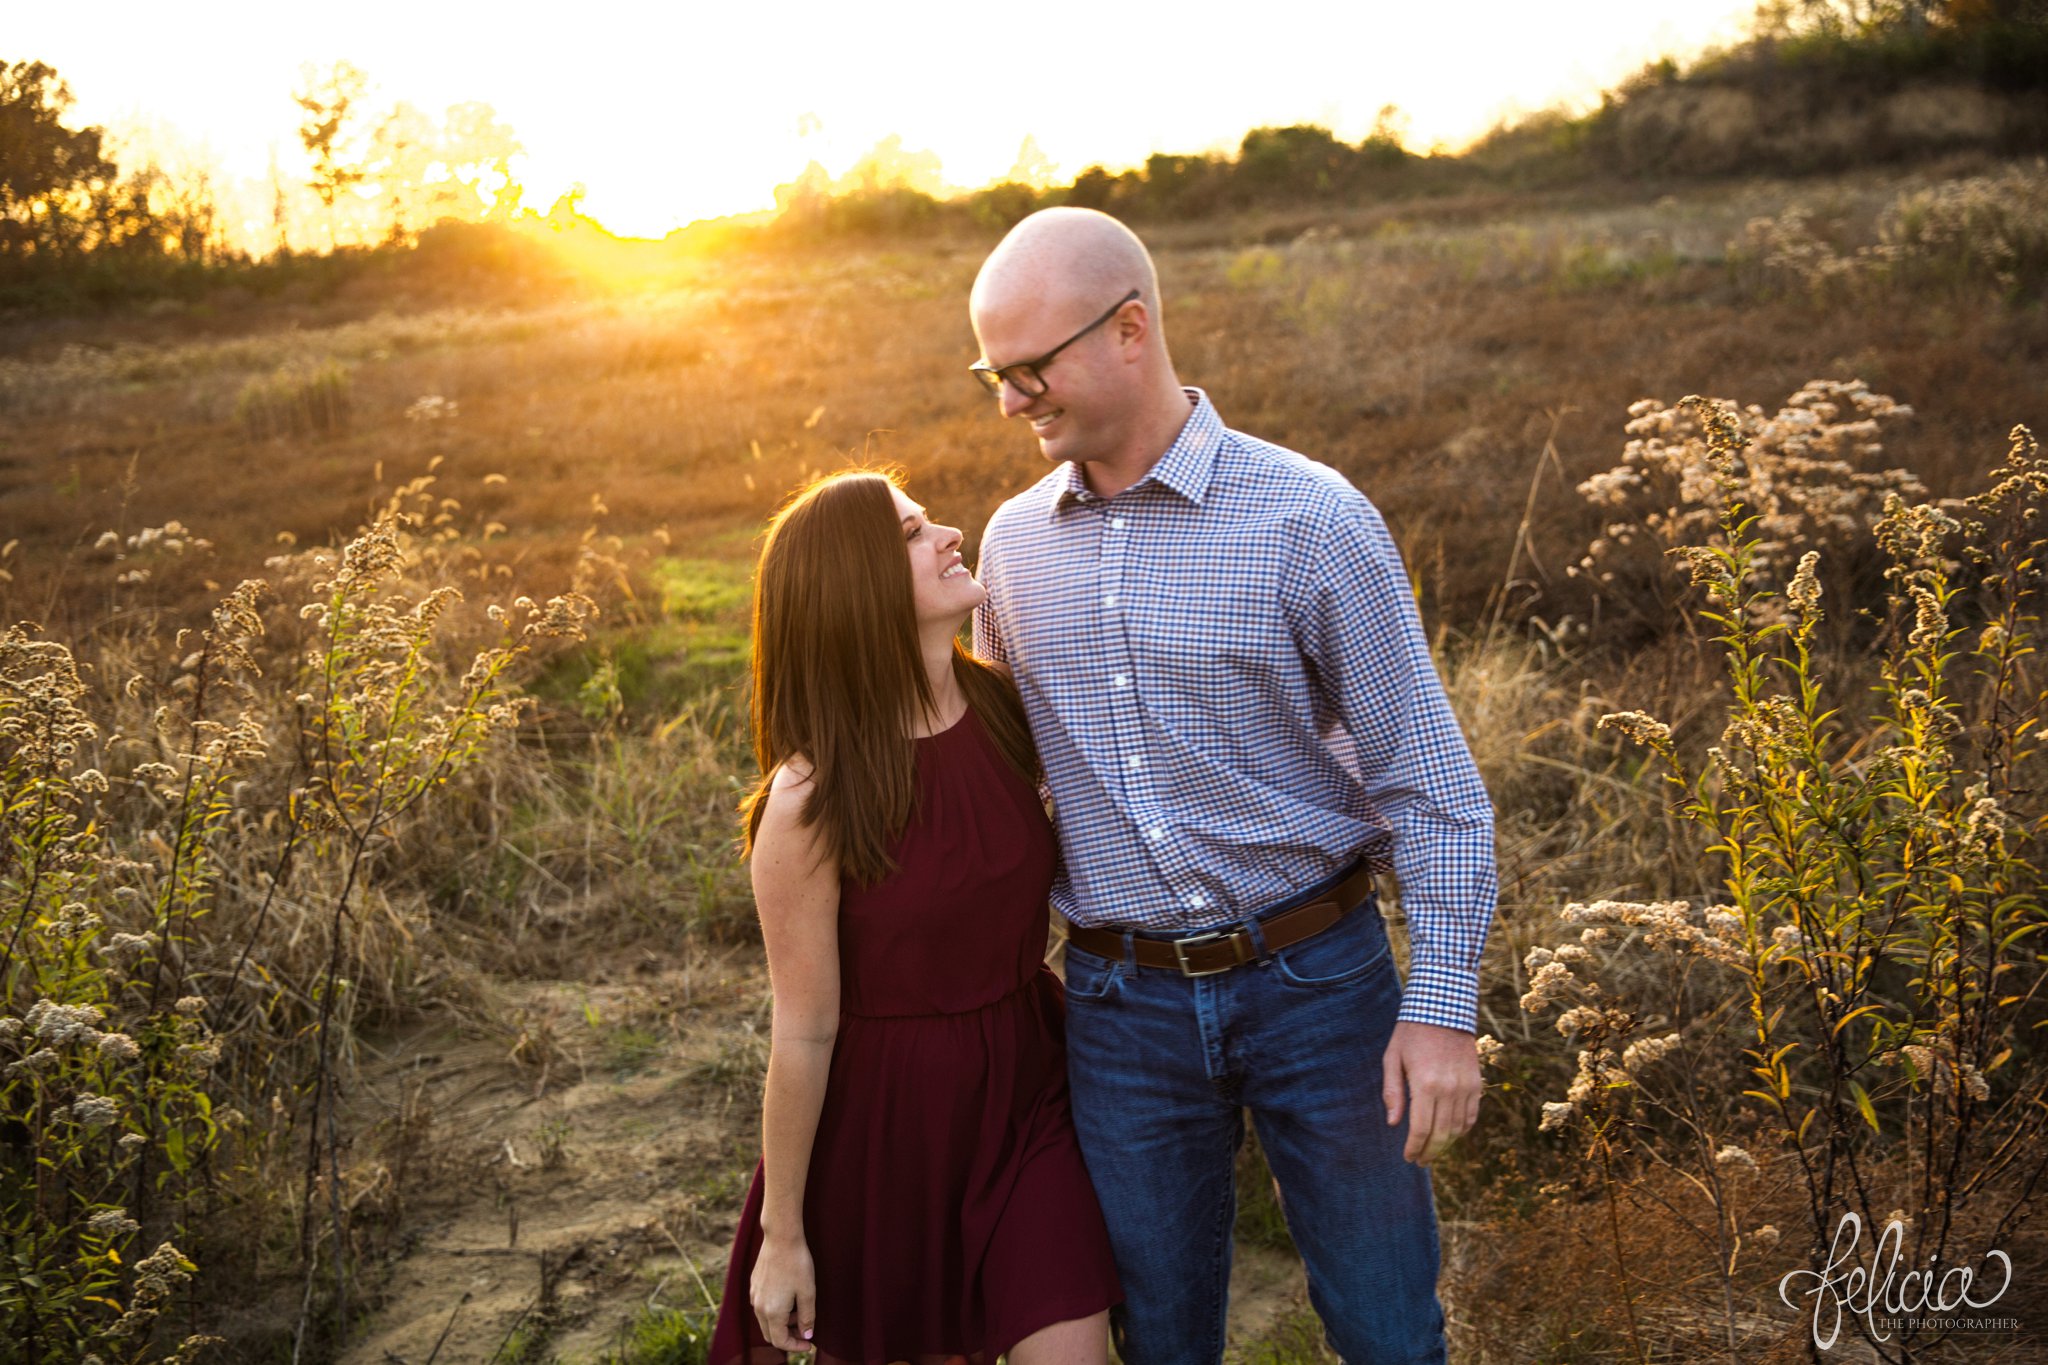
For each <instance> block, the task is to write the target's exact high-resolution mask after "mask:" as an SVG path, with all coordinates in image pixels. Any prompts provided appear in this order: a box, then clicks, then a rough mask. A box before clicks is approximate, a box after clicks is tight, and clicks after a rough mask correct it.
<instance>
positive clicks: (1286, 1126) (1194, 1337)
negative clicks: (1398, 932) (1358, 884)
mask: <svg viewBox="0 0 2048 1365" xmlns="http://www.w3.org/2000/svg"><path fill="white" fill-rule="evenodd" d="M1320 890H1321V888H1312V889H1310V890H1309V891H1307V892H1305V893H1303V894H1302V895H1301V896H1299V897H1296V898H1295V899H1294V900H1293V901H1289V902H1285V903H1283V904H1281V905H1276V906H1273V907H1271V909H1269V910H1266V911H1263V912H1261V915H1260V917H1259V918H1265V917H1267V916H1270V915H1272V914H1275V913H1278V912H1279V911H1280V910H1283V909H1286V908H1288V907H1289V906H1290V905H1293V904H1300V903H1305V902H1307V901H1309V900H1312V899H1315V897H1316V895H1317V894H1318V893H1319V891H1320ZM1252 923H1253V925H1254V933H1256V924H1257V919H1254V920H1253V921H1252ZM1142 936H1143V937H1170V935H1153V934H1150V933H1147V934H1144V935H1142ZM1259 942H1260V945H1261V947H1262V948H1263V945H1264V940H1263V938H1261V939H1259ZM1124 943H1125V947H1124V957H1123V960H1121V961H1112V960H1110V959H1106V958H1102V957H1097V956H1096V955H1094V954H1093V953H1087V952H1082V951H1080V950H1078V949H1076V948H1074V947H1073V946H1072V945H1069V946H1068V948H1067V958H1066V978H1067V1060H1068V1077H1069V1085H1070V1089H1071V1091H1072V1096H1073V1109H1074V1125H1075V1128H1076V1130H1077V1132H1078V1134H1079V1136H1080V1140H1081V1151H1082V1155H1083V1156H1084V1157H1085V1158H1086V1160H1087V1163H1088V1171H1089V1175H1090V1176H1091V1177H1092V1178H1093V1180H1094V1182H1095V1191H1096V1194H1097V1196H1098V1197H1099V1198H1100V1200H1101V1202H1102V1212H1103V1214H1104V1216H1105V1217H1106V1219H1107V1220H1108V1223H1109V1235H1110V1242H1111V1244H1112V1247H1113V1249H1114V1250H1115V1253H1116V1263H1117V1271H1118V1273H1119V1275H1120V1276H1121V1277H1122V1279H1123V1288H1124V1295H1125V1302H1124V1303H1123V1304H1122V1305H1121V1306H1120V1307H1118V1308H1116V1309H1113V1310H1112V1312H1111V1316H1110V1328H1111V1333H1112V1339H1113V1340H1114V1341H1115V1343H1116V1347H1117V1352H1118V1354H1119V1355H1120V1356H1122V1358H1123V1360H1124V1361H1125V1362H1126V1365H1203V1363H1204V1362H1212V1363H1213V1362H1217V1361H1220V1360H1221V1359H1222V1358H1223V1345H1224V1317H1225V1311H1226V1308H1227V1306H1228V1297H1229V1284H1230V1254H1231V1227H1232V1224H1233V1222H1234V1221H1235V1218H1236V1213H1237V1191H1236V1184H1235V1181H1234V1178H1233V1177H1234V1171H1235V1161H1236V1154H1237V1150H1238V1147H1239V1145H1240V1143H1241V1142H1242V1141H1243V1139H1244V1120H1243V1113H1244V1110H1245V1109H1247V1108H1248V1109H1250V1110H1251V1114H1252V1122H1253V1123H1254V1124H1255V1125H1256V1126H1257V1128H1258V1134H1259V1143H1260V1145H1261V1146H1262V1147H1263V1148H1264V1149H1265V1153H1266V1159H1267V1161H1268V1163H1269V1164H1270V1165H1271V1167H1272V1170H1273V1175H1274V1177H1275V1178H1276V1179H1277V1180H1278V1181H1279V1183H1280V1195H1281V1207H1282V1210H1283V1212H1284V1213H1285V1215H1286V1218H1287V1230H1288V1232H1289V1233H1290V1234H1291V1235H1292V1236H1293V1238H1294V1244H1295V1246H1296V1247H1297V1248H1299V1249H1300V1251H1301V1257H1302V1260H1303V1262H1304V1263H1305V1264H1306V1266H1307V1269H1308V1290H1309V1299H1310V1301H1311V1302H1312V1303H1313V1304H1314V1305H1315V1310H1316V1312H1317V1314H1318V1315H1319V1316H1320V1317H1321V1318H1322V1322H1323V1329H1324V1332H1325V1333H1326V1334H1327V1336H1328V1338H1329V1343H1330V1345H1331V1347H1332V1348H1333V1349H1334V1350H1335V1351H1336V1352H1337V1354H1338V1355H1340V1356H1341V1357H1343V1359H1344V1360H1345V1361H1346V1362H1347V1365H1396V1363H1397V1362H1398V1363H1399V1365H1411V1362H1413V1363H1415V1365H1420V1363H1421V1362H1441V1361H1443V1359H1444V1316H1443V1309H1442V1307H1441V1305H1440V1304H1439V1303H1438V1302H1437V1297H1436V1280H1437V1265H1438V1249H1437V1224H1436V1203H1435V1198H1434V1196H1433V1195H1432V1193H1431V1190H1430V1183H1429V1172H1428V1171H1427V1170H1426V1169H1425V1168H1423V1167H1421V1166H1416V1165H1412V1164H1410V1163H1409V1162H1407V1161H1405V1160H1403V1159H1402V1156H1401V1148H1402V1144H1403V1143H1405V1142H1406V1141H1407V1137H1408V1125H1407V1122H1406V1119H1405V1118H1404V1119H1403V1121H1402V1122H1401V1123H1400V1124H1399V1125H1396V1126H1391V1127H1390V1126H1389V1125H1388V1123H1387V1110H1386V1103H1385V1100H1384V1099H1383V1098H1382V1097H1381V1094H1380V1076H1381V1070H1380V1059H1381V1055H1382V1054H1383V1053H1384V1052H1385V1050H1386V1046H1387V1041H1388V1039H1389V1038H1390V1037H1391V1036H1392V1034H1393V1029H1394V1018H1395V1015H1396V1013H1397V1012H1398V1011H1399V1009H1400V1004H1401V980H1400V975H1399V973H1398V971H1397V970H1396V968H1395V965H1394V959H1393V954H1392V951H1391V949H1390V947H1389V944H1388V942H1387V931H1386V925H1385V923H1384V922H1383V921H1382V920H1381V918H1380V914H1379V903H1378V901H1377V900H1376V899H1374V898H1370V897H1369V898H1368V899H1367V900H1366V902H1365V903H1364V904H1363V905H1361V906H1359V907H1357V908H1356V909H1354V910H1352V911H1351V913H1349V914H1347V915H1345V916H1344V918H1343V919H1341V920H1339V921H1338V922H1337V923H1336V924H1334V925H1332V926H1330V927H1329V928H1327V929H1325V930H1323V931H1322V932H1321V933H1319V934H1317V935H1315V936H1313V937H1312V938H1309V939H1306V940H1304V941H1303V942H1301V943H1298V944H1295V945H1294V946H1292V947H1288V948H1283V949H1281V950H1279V951H1278V952H1276V953H1273V954H1271V955H1270V956H1264V957H1263V959H1262V960H1261V961H1258V962H1248V963H1246V964H1244V965H1242V966H1239V967H1235V968H1232V969H1231V970H1229V971H1227V972H1222V973H1220V974H1217V975H1214V976H1200V977H1186V976H1182V975H1181V974H1180V973H1179V972H1177V971H1174V970H1171V969H1160V968H1154V967H1139V966H1138V965H1137V963H1136V961H1135V959H1134V958H1133V957H1132V955H1131V951H1130V936H1129V935H1128V934H1127V935H1126V936H1125V940H1124Z"/></svg>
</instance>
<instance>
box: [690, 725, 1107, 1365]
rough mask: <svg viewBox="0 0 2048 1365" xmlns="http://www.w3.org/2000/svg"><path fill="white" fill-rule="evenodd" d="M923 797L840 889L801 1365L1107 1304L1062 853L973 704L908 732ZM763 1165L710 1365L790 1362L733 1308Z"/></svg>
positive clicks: (923, 1356) (931, 1358) (983, 1342)
mask: <svg viewBox="0 0 2048 1365" xmlns="http://www.w3.org/2000/svg"><path fill="white" fill-rule="evenodd" d="M917 770H918V774H917V777H918V805H917V809H916V813H915V814H914V815H913V817H912V820H911V824H910V826H909V828H908V829H906V830H905V831H904V833H903V835H902V837H901V838H900V839H899V840H898V842H897V844H896V845H895V847H894V848H893V849H892V852H893V854H894V856H895V860H896V866H897V870H896V871H895V872H894V873H893V874H891V875H890V876H889V877H887V878H885V879H884V880H883V881H881V882H879V883H877V884H876V885H873V886H868V887H862V886H860V885H858V884H856V883H854V882H852V881H850V880H842V882H841V885H840V896H839V960H840V1021H839V1032H838V1036H837V1040H836V1042H835V1044H834V1047H833V1051H832V1063H831V1069H830V1073H829V1077H828V1079H827V1081H826V1086H825V1101H824V1107H823V1109H822V1110H821V1112H820V1113H819V1115H818V1131H817V1137H816V1140H815V1141H814V1142H813V1144H812V1151H811V1164H810V1173H809V1176H808V1179H807V1180H806V1182H805V1186H804V1234H805V1239H806V1241H807V1243H808V1245H809V1247H810V1251H811V1259H812V1261H813V1263H814V1264H815V1266H816V1271H817V1287H818V1299H817V1324H816V1328H815V1331H814V1334H813V1339H812V1341H811V1343H810V1345H811V1346H812V1348H813V1349H815V1351H816V1352H817V1356H816V1365H887V1363H890V1362H899V1361H907V1362H910V1365H961V1362H966V1363H967V1365H996V1358H997V1357H998V1356H1000V1355H1001V1354H1003V1353H1004V1352H1005V1351H1007V1350H1009V1349H1010V1348H1011V1347H1012V1346H1014V1345H1015V1344H1016V1343H1017V1342H1019V1341H1021V1340H1022V1339H1023V1338H1025V1337H1027V1336H1030V1335H1031V1334H1032V1333H1033V1332H1036V1331H1037V1330H1039V1329H1040V1328H1042V1327H1047V1326H1050V1325H1051V1324H1053V1323H1056V1322H1064V1321H1067V1320H1068V1319H1072V1318H1082V1317H1087V1316H1089V1315H1091V1314H1094V1313H1098V1312H1101V1311H1102V1310H1103V1309H1105V1308H1109V1307H1111V1306H1113V1305H1115V1304H1117V1303H1120V1302H1122V1301H1123V1292H1122V1289H1121V1287H1120V1285H1119V1283H1118V1280H1117V1273H1116V1263H1115V1261H1114V1259H1113V1258H1112V1256H1111V1254H1110V1247H1109V1235H1108V1232H1107V1230H1106V1228H1105V1227H1104V1225H1103V1219H1102V1211H1101V1208H1100V1206H1099V1205H1098V1204H1097V1203H1096V1200H1095V1190H1094V1187H1093V1186H1092V1185H1091V1184H1090V1183H1089V1179H1088V1171H1087V1168H1086V1166H1084V1165H1083V1163H1082V1159H1081V1150H1080V1146H1079V1144H1078V1143H1077V1141H1076V1139H1075V1137H1074V1127H1073V1119H1072V1116H1071V1113H1070V1111H1069V1109H1068V1103H1067V1073H1066V998H1065V995H1064V993H1063V990H1062V987H1061V986H1060V982H1059V978H1058V977H1056V976H1054V975H1053V973H1052V970H1051V968H1049V967H1047V966H1046V965H1045V961H1044V956H1045V946H1046V928H1047V908H1046V907H1047V896H1048V893H1049V891H1050V889H1051V885H1052V877H1053V864H1054V859H1055V857H1056V847H1055V844H1054V841H1053V834H1052V828H1051V826H1050V824H1049V822H1048V821H1047V820H1046V817H1045V810H1044V808H1043V807H1042V806H1041V805H1040V804H1039V799H1038V793H1037V792H1036V791H1035V790H1033V788H1032V786H1031V784H1030V783H1028V782H1026V781H1024V780H1023V779H1022V778H1020V777H1018V776H1017V774H1016V772H1015V771H1014V770H1013V769H1011V767H1010V766H1009V765H1008V764H1007V763H1005V762H1004V761H1003V758H1002V754H1001V752H1000V751H999V750H998V749H997V748H996V746H995V743H994V741H993V740H992V739H991V738H990V737H989V735H988V732H987V730H986V729H985V728H984V727H983V725H982V723H981V719H980V717H978V716H977V715H975V713H974V711H973V709H972V708H969V710H968V711H967V713H966V715H964V716H963V717H962V718H961V719H960V721H959V722H958V723H957V724H955V725H954V726H952V727H951V728H950V729H948V730H944V731H941V732H940V733H938V734H935V735H930V736H926V737H921V738H919V739H918V741H917ZM762 1181H763V1171H762V1167H761V1165H760V1164H758V1163H757V1164H756V1166H755V1168H754V1181H753V1186H752V1188H751V1189H750V1190H749V1191H748V1193H747V1201H746V1206H745V1208H744V1209H743V1210H742V1211H741V1214H740V1224H739V1229H738V1232H737V1234H736V1235H735V1237H734V1239H733V1250H732V1260H731V1262H730V1263H729V1265H728V1267H727V1270H726V1276H725V1296H724V1299H723V1301H722V1303H721V1306H720V1309H719V1314H718V1322H717V1326H716V1327H715V1329H714V1330H713V1333H712V1339H711V1349H710V1352H709V1355H708V1357H707V1359H708V1361H709V1363H710V1365H764V1362H773V1365H784V1362H785V1361H786V1360H787V1359H788V1357H787V1356H786V1355H785V1354H784V1353H783V1352H782V1351H780V1350H777V1349H775V1348H774V1347H771V1346H769V1345H768V1344H767V1343H766V1341H765V1340H764V1339H763V1338H762V1336H761V1330H760V1326H759V1325H758V1324H757V1323H756V1322H755V1321H754V1313H753V1308H752V1306H751V1304H750V1303H749V1302H748V1297H747V1293H748V1286H749V1284H750V1282H751V1280H752V1277H753V1271H754V1262H755V1258H756V1257H757V1256H758V1255H759V1253H760V1246H761V1229H760V1222H761V1203H762V1190H763V1187H762Z"/></svg>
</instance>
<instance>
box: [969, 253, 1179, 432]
mask: <svg viewBox="0 0 2048 1365" xmlns="http://www.w3.org/2000/svg"><path fill="white" fill-rule="evenodd" d="M1115 301H1116V300H1115V298H1114V296H1112V297H1111V298H1110V300H1109V301H1108V302H1110V303H1114V302H1115ZM978 302H979V303H980V304H981V306H979V307H977V308H976V309H975V311H974V330H975V336H976V338H977V339H978V340H979V341H980V342H981V353H982V354H983V355H984V356H986V357H987V358H988V360H989V363H990V364H992V365H1006V364H1010V363H1013V362H1015V361H1019V360H1028V359H1032V358H1034V357H1036V356H1040V355H1043V354H1044V353H1045V352H1046V351H1048V350H1050V349H1052V348H1053V347H1054V346H1058V345H1059V344H1060V343H1061V342H1062V341H1065V340H1066V339H1067V338H1068V337H1070V336H1072V335H1073V333H1074V332H1076V331H1078V330H1079V329H1080V328H1082V327H1086V326H1087V325H1088V323H1089V321H1090V320H1091V318H1093V317H1097V316H1100V314H1101V312H1102V309H1103V308H1104V307H1105V306H1106V305H1105V304H1104V303H1103V302H1102V301H1100V300H1095V301H1089V300H1081V299H1070V300H1067V302H1069V303H1070V304H1072V305H1073V306H1070V307H1061V306H1059V303H1058V301H1056V300H1051V299H1046V298H1045V297H1044V296H1043V295H1038V296H1035V297H1032V296H1024V295H1022V294H1021V291H1020V292H1019V293H1016V294H1012V295H1009V296H1003V295H995V296H992V297H989V298H987V299H985V300H979V301H978ZM1132 306H1133V307H1142V305H1138V304H1133V305H1132ZM1116 327H1117V320H1116V319H1111V320H1110V322H1109V323H1107V324H1106V325H1104V326H1101V327H1097V328H1096V329H1095V330H1093V331H1091V332H1089V333H1088V334H1087V335H1086V336H1083V337H1081V338H1079V339H1078V340H1076V341H1074V342H1072V343H1071V344H1070V345H1068V346H1067V347H1066V348H1065V349H1063V350H1061V351H1060V353H1059V354H1058V355H1057V356H1055V357H1054V358H1053V360H1052V362H1051V363H1050V364H1048V365H1047V366H1046V367H1045V369H1044V371H1043V373H1042V374H1041V375H1040V378H1041V379H1042V380H1043V381H1044V383H1045V392H1044V393H1041V394H1038V395H1036V396H1035V397H1034V396H1032V395H1030V394H1027V393H1024V392H1022V391H1021V390H1019V389H1017V388H1016V387H1014V386H1012V385H1010V384H1007V383H1006V384H1004V385H1003V387H1002V390H1001V393H1000V395H999V401H1000V402H1001V404H1002V412H1003V416H1005V417H1021V418H1023V419H1024V420H1025V421H1027V422H1029V423H1030V424H1031V434H1032V435H1034V436H1036V437H1037V438H1038V448H1039V450H1040V451H1041V452H1042V453H1043V454H1044V455H1045V457H1046V458H1047V459H1048V460H1055V461H1058V460H1077V461H1086V460H1092V459H1100V458H1102V456H1103V454H1105V453H1106V452H1107V451H1108V450H1109V449H1111V448H1113V446H1114V444H1115V439H1116V436H1117V434H1118V433H1119V432H1120V431H1121V419H1122V417H1123V414H1124V413H1125V411H1126V410H1127V408H1128V406H1129V399H1128V396H1127V394H1126V392H1125V386H1124V385H1123V384H1121V383H1119V382H1118V381H1120V380H1122V379H1123V378H1125V376H1124V375H1123V374H1122V371H1123V370H1124V368H1125V366H1124V364H1123V363H1122V357H1121V356H1120V355H1119V354H1118V347H1117V333H1116Z"/></svg>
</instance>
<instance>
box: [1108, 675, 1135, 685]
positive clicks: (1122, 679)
mask: <svg viewBox="0 0 2048 1365" xmlns="http://www.w3.org/2000/svg"><path fill="white" fill-rule="evenodd" d="M1110 681H1111V682H1113V683H1115V684H1116V685H1117V686H1118V687H1129V686H1130V685H1131V675H1130V674H1128V673H1119V674H1117V675H1116V676H1115V677H1114V678H1111V679H1110Z"/></svg>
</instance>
